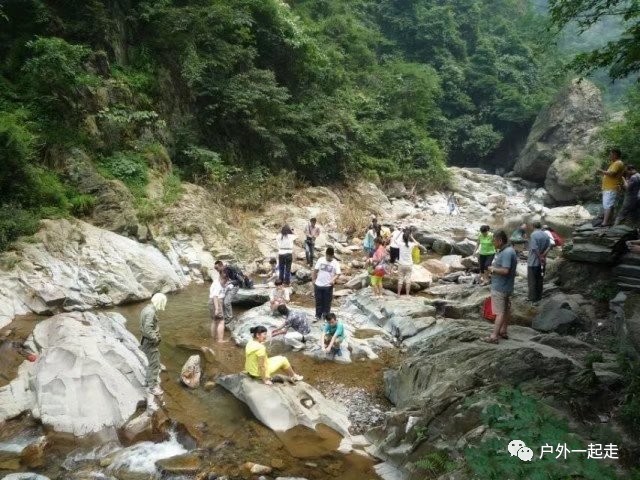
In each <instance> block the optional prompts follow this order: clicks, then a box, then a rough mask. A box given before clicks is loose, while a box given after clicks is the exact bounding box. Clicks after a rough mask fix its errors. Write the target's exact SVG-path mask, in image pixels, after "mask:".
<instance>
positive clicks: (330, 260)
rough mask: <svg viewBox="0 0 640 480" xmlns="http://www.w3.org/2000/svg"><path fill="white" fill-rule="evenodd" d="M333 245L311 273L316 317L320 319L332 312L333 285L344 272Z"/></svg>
mask: <svg viewBox="0 0 640 480" xmlns="http://www.w3.org/2000/svg"><path fill="white" fill-rule="evenodd" d="M334 255H335V253H334V250H333V247H327V250H326V252H325V256H324V257H322V258H319V259H318V261H317V262H316V266H315V268H314V270H313V273H312V275H311V279H312V281H313V290H314V294H315V300H316V319H315V321H318V320H320V319H321V318H323V317H326V316H327V314H328V313H330V312H331V302H332V301H333V286H334V285H335V283H336V280H337V279H338V277H339V276H340V274H341V273H342V272H341V271H340V263H339V262H338V261H337V260H336V259H335V258H334Z"/></svg>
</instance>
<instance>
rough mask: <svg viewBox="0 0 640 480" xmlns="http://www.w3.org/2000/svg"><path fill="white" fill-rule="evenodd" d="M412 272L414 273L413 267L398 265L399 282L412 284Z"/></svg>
mask: <svg viewBox="0 0 640 480" xmlns="http://www.w3.org/2000/svg"><path fill="white" fill-rule="evenodd" d="M411 272H413V265H398V282H400V283H401V284H402V283H405V282H407V283H411Z"/></svg>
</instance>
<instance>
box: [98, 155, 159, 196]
mask: <svg viewBox="0 0 640 480" xmlns="http://www.w3.org/2000/svg"><path fill="white" fill-rule="evenodd" d="M98 165H99V168H100V171H101V173H102V174H103V175H104V176H106V177H108V178H116V179H118V180H121V181H122V182H123V183H124V184H125V185H126V186H127V187H129V190H131V193H133V195H134V196H135V197H143V196H144V195H145V187H146V186H147V183H148V181H149V177H148V166H147V162H146V160H145V158H144V156H142V154H140V153H137V152H132V151H124V152H116V153H114V154H113V155H111V156H109V157H102V158H100V160H99V164H98Z"/></svg>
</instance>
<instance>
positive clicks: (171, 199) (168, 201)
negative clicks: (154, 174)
mask: <svg viewBox="0 0 640 480" xmlns="http://www.w3.org/2000/svg"><path fill="white" fill-rule="evenodd" d="M163 187H164V191H163V194H162V202H163V203H164V204H165V205H173V204H174V203H176V202H177V201H178V200H179V199H180V196H181V195H182V190H183V189H182V183H181V182H180V177H179V176H178V175H176V174H175V173H170V174H169V175H167V176H165V177H164V185H163Z"/></svg>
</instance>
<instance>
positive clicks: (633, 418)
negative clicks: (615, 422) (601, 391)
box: [619, 355, 640, 435]
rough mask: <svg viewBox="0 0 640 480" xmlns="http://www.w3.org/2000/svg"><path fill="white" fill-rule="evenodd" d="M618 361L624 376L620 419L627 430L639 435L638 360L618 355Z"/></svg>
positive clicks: (639, 381) (639, 363)
mask: <svg viewBox="0 0 640 480" xmlns="http://www.w3.org/2000/svg"><path fill="white" fill-rule="evenodd" d="M619 363H620V366H621V369H622V373H623V376H624V377H625V382H624V384H625V388H624V392H623V393H624V395H623V397H622V398H623V401H622V406H621V408H620V413H619V415H620V419H621V420H622V422H623V424H624V425H625V426H626V427H627V429H628V430H629V432H631V433H633V434H634V435H640V373H639V372H640V361H638V360H637V359H632V358H629V357H627V356H622V355H620V356H619Z"/></svg>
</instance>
